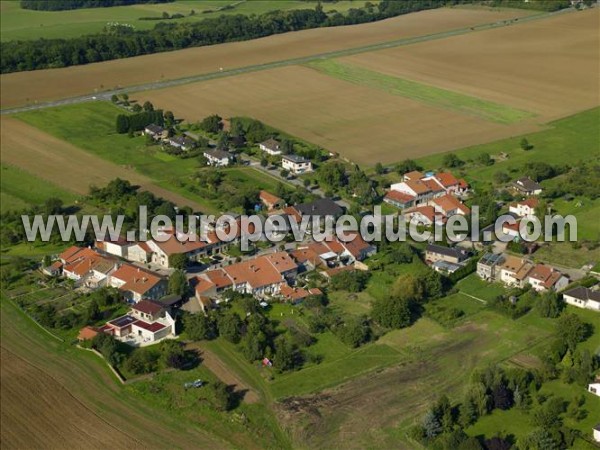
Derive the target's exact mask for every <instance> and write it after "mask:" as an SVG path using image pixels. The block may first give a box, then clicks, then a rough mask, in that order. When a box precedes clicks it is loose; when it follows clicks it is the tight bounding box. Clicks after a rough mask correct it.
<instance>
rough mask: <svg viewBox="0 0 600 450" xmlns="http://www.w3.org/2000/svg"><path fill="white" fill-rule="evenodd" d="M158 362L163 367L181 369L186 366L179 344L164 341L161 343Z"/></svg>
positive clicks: (182, 349)
mask: <svg viewBox="0 0 600 450" xmlns="http://www.w3.org/2000/svg"><path fill="white" fill-rule="evenodd" d="M160 361H161V363H162V364H163V365H164V366H165V367H173V368H175V369H182V368H183V367H185V364H186V355H185V350H184V348H183V345H182V344H181V343H180V342H177V341H173V340H170V339H169V340H166V341H163V342H162V343H161V355H160Z"/></svg>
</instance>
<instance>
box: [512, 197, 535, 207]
mask: <svg viewBox="0 0 600 450" xmlns="http://www.w3.org/2000/svg"><path fill="white" fill-rule="evenodd" d="M539 204H540V201H539V200H538V199H537V198H535V197H529V198H528V199H526V200H521V201H520V202H517V203H516V205H523V206H529V207H530V208H532V209H533V208H537V206H538V205H539Z"/></svg>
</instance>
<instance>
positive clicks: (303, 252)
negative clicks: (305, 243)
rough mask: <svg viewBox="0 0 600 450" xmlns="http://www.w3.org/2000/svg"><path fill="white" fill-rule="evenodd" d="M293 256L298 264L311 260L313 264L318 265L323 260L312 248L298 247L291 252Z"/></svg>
mask: <svg viewBox="0 0 600 450" xmlns="http://www.w3.org/2000/svg"><path fill="white" fill-rule="evenodd" d="M291 256H292V258H294V259H295V260H296V262H297V263H298V264H302V263H305V262H306V261H309V262H311V263H312V264H313V265H317V264H319V263H320V262H321V260H320V259H319V255H318V254H317V253H316V252H315V251H314V250H313V249H311V248H298V249H296V250H294V251H293V252H292V253H291Z"/></svg>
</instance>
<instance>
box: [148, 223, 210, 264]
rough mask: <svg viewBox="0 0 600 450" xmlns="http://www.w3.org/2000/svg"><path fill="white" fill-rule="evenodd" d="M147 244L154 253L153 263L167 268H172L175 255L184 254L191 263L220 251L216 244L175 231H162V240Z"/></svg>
mask: <svg viewBox="0 0 600 450" xmlns="http://www.w3.org/2000/svg"><path fill="white" fill-rule="evenodd" d="M146 244H147V245H148V247H149V248H150V250H151V251H152V262H153V263H154V264H158V265H159V266H162V267H165V268H170V267H171V261H170V259H171V258H172V257H173V255H180V254H182V255H185V257H186V258H187V259H188V260H189V261H198V260H199V259H200V258H202V257H205V256H207V255H210V254H212V253H213V251H218V250H219V246H217V245H214V244H215V242H211V241H203V240H202V239H201V237H200V236H197V235H191V234H179V233H176V232H175V231H174V230H162V231H161V232H160V239H154V240H150V241H147V242H146Z"/></svg>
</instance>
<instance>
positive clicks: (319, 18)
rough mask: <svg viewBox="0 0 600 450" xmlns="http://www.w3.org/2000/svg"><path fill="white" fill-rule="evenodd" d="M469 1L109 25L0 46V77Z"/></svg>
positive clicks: (386, 0)
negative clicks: (99, 30)
mask: <svg viewBox="0 0 600 450" xmlns="http://www.w3.org/2000/svg"><path fill="white" fill-rule="evenodd" d="M470 1H472V0H452V1H450V2H448V1H447V0H405V1H402V2H397V1H393V0H383V1H382V2H381V3H379V4H378V5H377V6H373V5H372V4H370V3H368V2H367V3H366V4H365V6H364V7H362V8H353V9H350V10H349V11H348V13H347V14H341V13H338V12H334V13H332V14H329V15H328V14H326V13H325V12H324V11H323V8H322V6H321V5H320V4H319V5H317V6H316V8H314V9H299V10H292V11H270V12H267V13H265V14H262V15H251V16H244V15H241V14H238V15H223V16H219V17H215V18H209V19H205V20H202V21H197V22H187V23H164V22H161V23H158V24H157V25H156V26H155V27H154V28H153V29H151V30H134V29H133V27H132V26H130V25H119V24H111V25H109V26H107V27H106V28H105V30H104V32H103V33H100V34H94V35H87V36H81V37H77V38H72V39H37V40H31V41H9V42H2V43H1V44H0V73H9V72H20V71H25V70H38V69H47V68H56V67H68V66H76V65H81V64H88V63H94V62H100V61H108V60H111V59H119V58H128V57H131V56H138V55H146V54H151V53H159V52H165V51H171V50H178V49H183V48H188V47H200V46H204V45H214V44H220V43H223V42H232V41H243V40H249V39H256V38H260V37H265V36H270V35H273V34H279V33H285V32H288V31H297V30H305V29H309V28H317V27H331V26H340V25H354V24H359V23H366V22H373V21H377V20H382V19H386V18H388V17H394V16H398V15H401V14H407V13H410V12H414V11H420V10H425V9H432V8H438V7H441V6H444V5H446V4H449V3H450V4H458V3H469V2H470Z"/></svg>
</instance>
